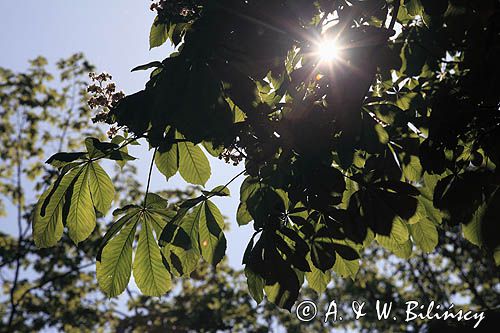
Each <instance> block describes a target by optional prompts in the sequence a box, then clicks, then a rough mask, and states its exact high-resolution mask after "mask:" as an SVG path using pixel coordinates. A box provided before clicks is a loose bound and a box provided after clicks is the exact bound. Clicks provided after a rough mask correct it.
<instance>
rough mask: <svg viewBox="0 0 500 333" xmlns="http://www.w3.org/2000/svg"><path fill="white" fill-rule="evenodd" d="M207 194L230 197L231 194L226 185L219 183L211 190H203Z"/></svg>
mask: <svg viewBox="0 0 500 333" xmlns="http://www.w3.org/2000/svg"><path fill="white" fill-rule="evenodd" d="M201 192H202V193H203V194H204V195H205V196H207V197H208V196H217V197H228V196H230V195H231V193H230V192H229V188H228V187H227V186H225V185H219V186H217V187H215V188H213V189H211V190H210V191H201Z"/></svg>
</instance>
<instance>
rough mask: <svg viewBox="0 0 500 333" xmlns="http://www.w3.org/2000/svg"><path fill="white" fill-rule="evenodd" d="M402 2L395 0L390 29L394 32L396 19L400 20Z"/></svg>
mask: <svg viewBox="0 0 500 333" xmlns="http://www.w3.org/2000/svg"><path fill="white" fill-rule="evenodd" d="M400 1H401V0H394V9H393V12H392V17H391V23H389V28H388V29H389V30H393V29H394V25H395V24H396V19H397V18H398V14H399V6H400Z"/></svg>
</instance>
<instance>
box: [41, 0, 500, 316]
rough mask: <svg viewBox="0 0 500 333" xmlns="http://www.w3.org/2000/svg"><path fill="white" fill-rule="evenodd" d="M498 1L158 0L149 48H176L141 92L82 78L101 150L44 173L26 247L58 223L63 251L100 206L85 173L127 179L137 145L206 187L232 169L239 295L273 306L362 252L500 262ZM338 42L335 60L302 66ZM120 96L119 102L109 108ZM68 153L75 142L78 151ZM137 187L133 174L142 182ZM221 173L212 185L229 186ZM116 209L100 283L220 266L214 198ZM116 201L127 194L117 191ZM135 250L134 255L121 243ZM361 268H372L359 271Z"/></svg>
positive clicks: (156, 65)
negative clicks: (465, 255) (113, 169)
mask: <svg viewBox="0 0 500 333" xmlns="http://www.w3.org/2000/svg"><path fill="white" fill-rule="evenodd" d="M498 7H499V4H498V2H497V1H493V0H485V1H480V2H479V1H471V0H450V1H445V0H442V1H424V0H404V1H401V2H400V1H382V0H381V1H357V0H352V1H343V0H338V1H337V0H335V1H334V0H329V1H328V0H318V1H305V0H304V1H286V0H266V1H262V0H245V1H243V0H217V1H203V0H199V1H196V0H195V1H159V2H155V3H154V4H153V6H152V9H153V10H154V11H156V12H157V14H158V15H157V17H156V19H155V21H154V22H153V25H152V27H151V33H150V36H149V38H150V46H151V47H158V46H160V45H162V44H164V43H165V42H166V41H170V42H171V43H172V44H173V45H174V46H175V52H173V53H172V54H171V55H170V56H169V57H168V58H166V59H164V60H162V61H155V62H152V63H149V64H145V65H141V66H138V67H136V68H135V69H134V70H148V69H153V71H152V72H151V78H150V80H149V81H148V82H147V83H146V86H145V89H144V90H141V91H139V92H137V93H135V94H132V95H129V96H126V97H123V96H122V94H120V93H117V92H116V91H115V87H114V85H112V84H107V83H106V82H107V79H108V77H107V76H106V75H95V76H93V77H92V78H93V80H94V82H95V84H94V85H92V86H90V87H89V92H90V93H92V94H93V97H92V98H91V100H90V104H91V106H92V107H94V108H97V109H99V111H98V113H97V114H96V115H95V117H94V118H93V120H94V121H96V122H105V123H107V124H110V125H111V126H112V127H111V129H110V131H109V135H110V138H111V139H110V140H109V141H102V140H99V139H98V138H94V137H88V138H86V139H85V140H84V143H85V149H84V150H81V151H73V152H59V153H57V154H55V155H53V156H52V157H50V158H49V159H48V160H47V163H49V164H50V165H52V166H53V167H54V168H57V169H58V177H57V179H56V180H55V181H54V182H53V183H52V185H51V186H50V187H49V188H48V189H47V190H46V191H45V192H44V194H43V195H42V196H41V198H40V200H39V202H38V204H37V206H36V209H35V211H34V215H33V237H34V240H35V243H36V245H37V246H38V247H41V248H43V247H51V246H54V245H56V244H57V243H58V241H59V240H60V239H61V237H62V235H63V230H64V228H65V227H66V228H67V233H68V236H69V238H70V239H71V240H72V241H73V242H74V243H75V244H79V243H80V242H82V241H84V240H85V239H87V238H88V237H89V235H90V234H91V233H92V232H93V231H94V229H95V227H96V219H97V218H98V216H102V215H105V214H106V213H107V212H108V210H109V209H110V207H111V206H112V203H113V199H114V193H115V189H114V184H113V182H112V180H111V178H110V177H109V176H108V175H107V173H106V171H105V170H104V169H103V168H102V167H101V166H100V163H101V161H103V160H111V161H116V162H117V163H118V164H119V165H122V166H123V165H125V164H126V163H127V162H128V161H131V160H133V159H134V157H132V156H130V155H129V154H128V152H127V150H126V148H127V146H128V145H130V144H135V143H137V142H138V141H141V140H142V141H146V142H147V144H148V146H149V148H150V149H151V150H152V151H153V153H152V155H153V157H152V160H151V168H153V167H155V166H156V168H158V170H159V171H160V172H161V173H162V174H164V175H165V177H166V179H167V180H168V179H169V178H170V177H172V176H173V175H174V174H176V173H177V172H179V173H180V175H181V176H182V178H183V179H184V180H186V182H188V183H191V184H195V185H201V186H204V185H205V184H206V182H207V180H208V179H209V178H210V175H211V172H210V164H209V161H208V159H207V157H206V155H205V152H206V153H208V154H211V155H213V156H217V157H220V158H222V159H224V160H226V161H227V162H228V163H236V164H238V163H244V166H245V170H244V172H242V173H240V174H238V175H236V176H235V177H239V176H243V175H244V176H245V177H246V178H245V180H244V181H243V183H242V185H241V189H240V205H239V207H238V210H237V212H235V214H236V217H237V221H238V223H239V224H240V225H242V224H248V223H253V227H254V229H255V233H254V235H253V236H252V238H251V239H250V240H249V244H248V247H247V249H246V251H245V253H243V254H242V260H243V263H244V264H245V276H246V278H247V283H248V289H249V292H250V294H251V295H252V297H253V298H254V299H255V300H256V301H257V302H260V301H262V299H263V297H264V295H266V296H267V298H268V299H269V300H271V301H272V302H274V303H275V304H277V305H278V306H280V307H283V308H286V309H290V308H291V307H292V305H293V304H294V302H295V301H296V299H297V297H298V295H299V290H300V288H301V286H302V285H303V283H304V280H307V282H308V284H309V285H310V286H311V287H313V288H314V287H315V286H316V287H317V286H318V284H324V281H325V280H326V279H329V271H331V270H333V271H335V272H336V273H337V274H340V275H343V276H351V277H354V276H355V275H356V272H357V270H358V266H359V259H360V255H361V254H363V253H364V252H363V250H364V249H365V248H367V247H368V246H370V244H372V242H374V241H375V242H376V243H377V244H378V245H379V246H381V247H383V248H386V249H388V250H390V251H392V252H393V253H394V254H396V255H397V256H399V257H401V258H406V259H407V258H410V257H411V256H412V253H414V251H415V249H416V248H418V249H421V250H423V251H424V252H431V251H432V250H433V249H434V248H435V247H436V245H437V244H438V242H439V241H442V242H444V243H446V242H447V239H446V237H444V238H443V239H440V238H439V233H440V231H447V230H455V232H457V230H458V229H457V228H454V226H457V225H460V229H459V230H460V231H458V232H460V233H462V234H463V236H464V237H465V238H466V239H467V240H469V241H470V242H472V243H473V244H475V245H477V246H478V247H480V249H481V251H482V253H483V255H484V256H485V257H487V258H489V259H490V260H495V261H496V263H497V264H499V263H500V247H499V245H500V244H499V238H498V234H499V227H498V226H499V224H498V218H499V212H500V210H499V209H498V207H499V204H500V192H499V191H498V188H499V186H500V174H499V171H498V168H497V165H498V163H499V162H500V150H499V149H498V147H497V143H498V142H500V112H499V105H500V101H499V98H500V94H499V89H500V84H499V82H498V80H499V78H500V66H499V64H498V61H497V56H495V54H498V51H499V48H500V40H499V36H500V34H499V29H500V26H499V23H498V22H500V20H499V8H498ZM332 41H333V42H335V44H336V45H337V46H338V50H337V52H336V53H337V54H336V57H335V59H334V60H330V61H325V60H324V59H322V57H320V55H319V54H318V48H319V47H320V45H323V44H322V43H325V42H329V43H330V42H332ZM122 97H123V98H122ZM82 141H83V140H82ZM150 174H151V172H150ZM233 180H234V178H233V179H228V182H231V181H233ZM147 183H148V186H147V190H146V193H145V195H144V197H143V198H142V200H141V201H142V202H139V201H135V202H127V203H126V204H125V205H123V206H122V207H121V208H118V209H116V210H114V212H113V215H114V216H115V217H116V221H115V222H114V224H112V225H111V227H109V228H108V230H107V232H106V233H105V234H104V235H103V236H102V239H101V244H100V246H99V249H98V251H97V254H96V260H97V277H98V281H99V285H100V288H101V289H102V290H103V291H104V292H105V293H106V295H108V296H117V295H119V294H121V293H122V292H123V291H124V290H125V289H126V287H127V284H128V282H129V279H130V276H131V274H133V275H134V278H135V281H136V283H137V285H138V287H139V289H140V290H141V291H142V293H144V294H145V295H155V296H160V295H162V294H164V293H165V292H167V291H168V290H169V289H170V288H171V286H172V284H171V278H172V277H177V276H189V275H190V273H191V272H193V271H194V269H195V268H196V266H197V264H198V263H199V261H200V260H201V259H203V260H204V261H206V262H207V263H208V264H210V265H212V266H216V265H217V264H218V263H219V262H220V261H221V260H222V259H223V257H224V254H225V249H226V238H225V236H224V220H223V218H222V215H221V213H220V211H219V209H218V208H217V207H216V206H215V204H214V203H213V202H212V200H211V198H213V197H214V196H222V197H223V196H228V195H230V193H229V191H228V190H227V184H226V185H221V186H219V187H216V188H214V189H204V190H203V191H202V193H201V194H200V195H199V196H198V197H194V198H190V199H187V200H185V201H184V202H183V203H182V204H180V205H179V209H172V208H171V207H170V206H169V204H168V202H167V200H166V198H163V197H162V196H161V195H159V194H155V193H149V179H148V180H147ZM123 190H127V189H123ZM137 234H138V235H139V236H138V241H136V238H137V237H136V235H137ZM362 259H363V260H365V261H370V260H373V259H372V258H370V257H365V258H362Z"/></svg>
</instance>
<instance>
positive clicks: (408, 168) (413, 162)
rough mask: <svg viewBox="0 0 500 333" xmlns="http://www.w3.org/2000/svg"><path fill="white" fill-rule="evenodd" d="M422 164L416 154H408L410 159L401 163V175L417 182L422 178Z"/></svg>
mask: <svg viewBox="0 0 500 333" xmlns="http://www.w3.org/2000/svg"><path fill="white" fill-rule="evenodd" d="M422 172H423V169H422V165H421V164H420V159H419V158H418V157H417V156H413V155H411V156H410V161H409V162H408V163H406V164H404V165H403V175H404V176H405V178H406V179H408V180H409V181H412V182H417V181H419V180H420V178H422Z"/></svg>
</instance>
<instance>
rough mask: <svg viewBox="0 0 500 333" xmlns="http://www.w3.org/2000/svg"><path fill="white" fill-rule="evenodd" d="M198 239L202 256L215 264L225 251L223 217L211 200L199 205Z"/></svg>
mask: <svg viewBox="0 0 500 333" xmlns="http://www.w3.org/2000/svg"><path fill="white" fill-rule="evenodd" d="M200 210H201V213H200V215H199V228H200V229H199V230H200V234H199V241H200V249H201V255H202V257H203V258H204V259H205V260H206V261H207V262H208V263H210V264H212V265H214V266H215V265H217V264H218V263H219V262H220V261H221V260H222V258H223V257H224V254H225V252H226V238H225V237H224V233H223V231H222V230H223V228H224V218H223V217H222V214H221V213H220V211H219V209H218V208H217V206H215V205H214V204H213V203H212V202H211V201H206V202H204V203H203V204H202V205H201V207H200Z"/></svg>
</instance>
